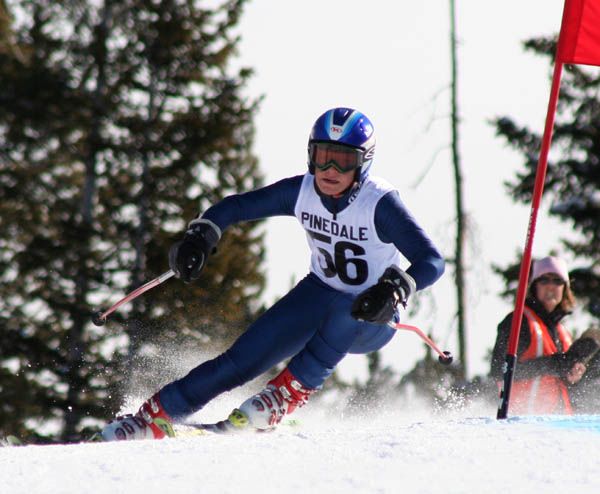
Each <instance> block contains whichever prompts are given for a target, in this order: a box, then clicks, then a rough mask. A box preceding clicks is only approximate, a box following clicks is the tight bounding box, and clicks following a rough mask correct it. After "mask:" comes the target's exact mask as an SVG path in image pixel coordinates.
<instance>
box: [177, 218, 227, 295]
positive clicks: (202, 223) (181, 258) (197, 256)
mask: <svg viewBox="0 0 600 494" xmlns="http://www.w3.org/2000/svg"><path fill="white" fill-rule="evenodd" d="M220 238H221V230H220V228H219V227H218V226H217V225H215V224H214V223H213V222H212V221H209V220H203V219H196V220H194V221H192V222H191V223H190V224H189V226H188V229H187V231H186V232H185V235H184V236H183V240H180V241H179V242H177V243H175V244H174V245H173V246H172V247H171V249H170V250H169V266H170V267H171V269H172V270H173V271H174V272H175V276H177V278H180V279H181V280H183V281H184V282H185V283H189V282H190V281H193V280H196V279H198V277H199V276H200V272H201V271H202V268H204V264H206V259H207V258H208V256H209V255H210V254H212V253H213V252H215V251H216V245H217V243H218V242H219V239H220Z"/></svg>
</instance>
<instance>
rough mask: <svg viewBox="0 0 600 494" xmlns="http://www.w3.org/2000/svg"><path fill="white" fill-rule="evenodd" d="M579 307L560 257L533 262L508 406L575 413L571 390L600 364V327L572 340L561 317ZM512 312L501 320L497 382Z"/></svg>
mask: <svg viewBox="0 0 600 494" xmlns="http://www.w3.org/2000/svg"><path fill="white" fill-rule="evenodd" d="M574 306H575V297H574V296H573V292H572V291H571V286H570V282H569V271H568V269H567V264H566V263H565V261H564V260H563V259H561V258H558V257H552V256H549V257H544V258H542V259H539V260H536V261H534V262H533V268H532V274H531V283H530V285H529V288H528V297H527V299H526V301H525V310H524V313H523V315H524V317H523V320H522V322H521V328H520V333H519V348H518V349H517V358H518V363H517V366H516V373H515V379H514V382H513V385H512V390H511V401H510V411H511V412H512V413H516V414H521V415H522V414H547V413H561V414H571V413H573V404H572V392H573V390H577V389H578V384H579V382H580V381H581V379H582V377H584V375H585V374H586V371H588V367H589V366H591V365H593V366H594V367H597V366H598V364H599V362H596V361H597V359H595V358H594V357H595V356H596V354H597V353H598V350H599V349H600V345H599V344H600V331H598V330H597V329H588V330H587V331H585V332H584V333H583V334H582V335H581V337H580V338H579V339H577V340H576V341H575V342H572V338H571V334H570V333H569V332H568V331H567V330H566V329H565V328H564V326H563V325H562V323H561V321H562V320H563V318H564V317H565V316H566V315H568V314H570V313H571V311H572V309H573V308H574ZM512 315H513V314H512V312H511V313H510V314H508V315H507V316H506V317H505V318H504V320H503V321H502V322H501V323H500V324H499V325H498V334H497V338H496V343H495V345H494V350H493V352H492V365H491V371H490V375H491V376H492V377H493V378H494V379H495V380H496V381H497V382H498V383H499V386H500V384H501V383H500V382H501V380H502V366H503V362H504V356H505V355H506V351H507V347H508V340H509V336H510V330H511V326H512Z"/></svg>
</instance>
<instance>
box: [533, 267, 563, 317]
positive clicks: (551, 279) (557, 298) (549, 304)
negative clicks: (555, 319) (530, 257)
mask: <svg viewBox="0 0 600 494" xmlns="http://www.w3.org/2000/svg"><path fill="white" fill-rule="evenodd" d="M535 291H536V293H535V296H536V298H537V299H538V300H539V301H540V302H541V303H542V305H543V306H544V308H545V309H546V310H547V311H548V312H552V311H553V310H554V309H556V306H557V305H558V304H560V302H561V301H562V299H563V294H564V291H565V281H564V280H563V279H562V278H560V277H558V276H557V275H555V274H547V275H543V276H540V277H539V278H538V279H537V280H536V282H535Z"/></svg>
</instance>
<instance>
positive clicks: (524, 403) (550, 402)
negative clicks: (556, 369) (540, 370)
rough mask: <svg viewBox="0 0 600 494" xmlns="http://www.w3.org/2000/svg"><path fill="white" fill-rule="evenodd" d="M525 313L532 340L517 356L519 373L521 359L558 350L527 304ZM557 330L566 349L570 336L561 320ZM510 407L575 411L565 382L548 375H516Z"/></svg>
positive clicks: (519, 410) (529, 411) (530, 411)
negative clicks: (533, 376)
mask: <svg viewBox="0 0 600 494" xmlns="http://www.w3.org/2000/svg"><path fill="white" fill-rule="evenodd" d="M524 316H525V318H526V319H527V322H528V324H529V331H530V334H531V343H530V345H529V347H528V348H527V349H526V350H525V351H524V352H523V353H522V354H521V355H519V357H518V360H517V373H518V362H523V361H525V360H529V359H533V358H537V357H543V356H548V355H554V354H555V353H557V352H558V349H557V348H556V345H555V343H554V341H553V340H552V337H551V336H550V333H549V332H548V328H547V327H546V325H545V324H544V322H543V321H542V319H541V318H540V317H539V316H538V315H537V314H536V313H535V312H534V311H533V310H531V309H530V308H529V307H525V310H524ZM556 330H557V332H558V338H559V340H560V342H561V343H562V347H563V352H565V351H567V350H568V349H569V347H570V346H571V343H572V339H571V336H570V335H569V333H567V331H566V330H565V329H564V328H563V327H562V325H560V324H558V325H557V326H556ZM510 411H511V413H515V414H519V415H523V414H548V413H556V414H568V415H570V414H572V413H573V409H572V407H571V401H570V400H569V393H568V391H567V387H566V386H565V383H564V382H563V380H562V379H561V378H559V377H557V376H549V375H545V376H537V377H535V378H532V379H515V380H514V382H513V385H512V388H511V399H510Z"/></svg>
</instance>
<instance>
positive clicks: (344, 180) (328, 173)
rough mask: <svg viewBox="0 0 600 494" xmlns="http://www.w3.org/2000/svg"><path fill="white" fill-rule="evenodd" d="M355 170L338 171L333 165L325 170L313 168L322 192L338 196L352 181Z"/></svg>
mask: <svg viewBox="0 0 600 494" xmlns="http://www.w3.org/2000/svg"><path fill="white" fill-rule="evenodd" d="M354 175H355V171H354V170H351V171H349V172H346V173H340V172H339V171H337V170H336V169H335V167H333V166H332V167H330V168H328V169H327V170H319V169H318V168H315V181H316V183H317V187H318V188H319V190H320V191H321V193H322V194H325V195H327V196H333V197H340V196H341V195H342V194H343V193H344V191H345V190H346V189H347V188H348V187H350V186H351V185H352V183H353V182H354Z"/></svg>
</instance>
